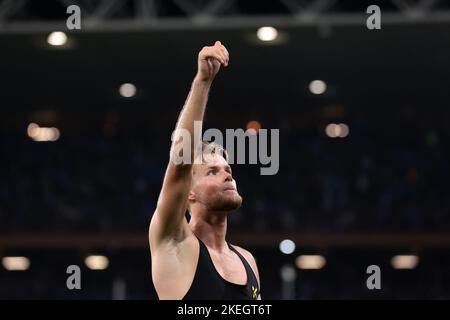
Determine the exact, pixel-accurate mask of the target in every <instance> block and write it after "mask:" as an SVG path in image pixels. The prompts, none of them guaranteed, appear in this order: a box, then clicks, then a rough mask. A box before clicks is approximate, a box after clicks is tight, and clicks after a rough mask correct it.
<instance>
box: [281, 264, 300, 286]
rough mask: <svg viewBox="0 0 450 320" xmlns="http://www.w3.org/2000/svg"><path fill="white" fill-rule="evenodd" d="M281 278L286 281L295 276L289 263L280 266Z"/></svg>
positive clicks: (291, 279)
mask: <svg viewBox="0 0 450 320" xmlns="http://www.w3.org/2000/svg"><path fill="white" fill-rule="evenodd" d="M280 275H281V279H283V281H286V282H291V281H294V280H295V278H296V277H297V274H296V273H295V269H294V268H293V267H292V266H291V265H288V264H287V265H284V266H282V267H281V270H280Z"/></svg>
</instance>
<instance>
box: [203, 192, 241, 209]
mask: <svg viewBox="0 0 450 320" xmlns="http://www.w3.org/2000/svg"><path fill="white" fill-rule="evenodd" d="M241 204H242V197H241V196H240V195H239V194H238V193H237V192H233V193H230V194H224V193H219V194H217V195H215V196H214V198H213V199H211V202H210V204H209V206H208V209H209V210H211V211H235V210H237V209H239V208H240V206H241Z"/></svg>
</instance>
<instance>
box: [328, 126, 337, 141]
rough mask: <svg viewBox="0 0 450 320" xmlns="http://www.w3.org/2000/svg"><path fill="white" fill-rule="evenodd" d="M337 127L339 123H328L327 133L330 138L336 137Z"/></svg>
mask: <svg viewBox="0 0 450 320" xmlns="http://www.w3.org/2000/svg"><path fill="white" fill-rule="evenodd" d="M336 127H337V124H335V123H330V124H329V125H327V127H326V128H325V133H326V134H327V136H329V137H330V138H336Z"/></svg>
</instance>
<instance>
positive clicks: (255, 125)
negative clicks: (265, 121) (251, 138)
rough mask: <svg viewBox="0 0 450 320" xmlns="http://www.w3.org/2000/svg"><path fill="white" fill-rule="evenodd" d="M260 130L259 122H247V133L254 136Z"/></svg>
mask: <svg viewBox="0 0 450 320" xmlns="http://www.w3.org/2000/svg"><path fill="white" fill-rule="evenodd" d="M260 129H261V123H260V122H259V121H256V120H251V121H249V122H247V130H248V133H250V134H253V135H255V134H257V133H258V132H259V130H260Z"/></svg>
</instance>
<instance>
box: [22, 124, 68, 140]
mask: <svg viewBox="0 0 450 320" xmlns="http://www.w3.org/2000/svg"><path fill="white" fill-rule="evenodd" d="M27 133H28V136H29V137H30V138H31V139H33V140H34V141H38V142H43V141H44V142H46V141H56V140H58V139H59V137H60V136H61V133H60V132H59V130H58V129H57V128H55V127H51V128H47V127H39V125H37V124H36V123H30V124H29V125H28V128H27Z"/></svg>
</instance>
